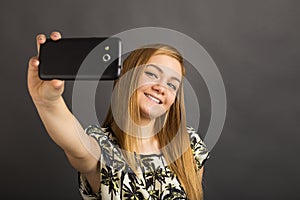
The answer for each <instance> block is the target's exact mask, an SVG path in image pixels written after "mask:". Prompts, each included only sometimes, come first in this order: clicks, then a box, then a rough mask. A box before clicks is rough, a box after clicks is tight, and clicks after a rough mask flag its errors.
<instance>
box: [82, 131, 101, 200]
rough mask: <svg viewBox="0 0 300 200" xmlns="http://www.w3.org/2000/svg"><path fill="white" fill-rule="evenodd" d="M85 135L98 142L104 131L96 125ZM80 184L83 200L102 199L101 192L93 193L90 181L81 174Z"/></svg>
mask: <svg viewBox="0 0 300 200" xmlns="http://www.w3.org/2000/svg"><path fill="white" fill-rule="evenodd" d="M85 133H86V134H88V135H89V136H91V137H93V138H95V139H96V140H97V141H99V139H100V137H101V135H102V131H101V129H100V128H99V127H98V126H96V125H91V126H88V127H87V128H86V129H85ZM78 184H79V192H80V194H81V197H82V199H84V200H97V199H101V195H100V192H98V193H96V194H95V193H93V191H92V188H91V186H90V184H89V182H88V180H87V179H86V178H85V177H84V176H83V175H82V174H81V173H80V172H78Z"/></svg>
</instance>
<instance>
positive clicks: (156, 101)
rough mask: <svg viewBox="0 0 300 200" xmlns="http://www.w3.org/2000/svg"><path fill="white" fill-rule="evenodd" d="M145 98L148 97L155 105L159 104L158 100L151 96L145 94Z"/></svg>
mask: <svg viewBox="0 0 300 200" xmlns="http://www.w3.org/2000/svg"><path fill="white" fill-rule="evenodd" d="M146 96H147V97H149V98H150V99H151V100H152V101H154V102H155V103H158V104H159V103H160V100H158V99H156V98H154V97H153V96H151V95H150V94H146Z"/></svg>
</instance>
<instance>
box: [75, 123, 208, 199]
mask: <svg viewBox="0 0 300 200" xmlns="http://www.w3.org/2000/svg"><path fill="white" fill-rule="evenodd" d="M187 132H188V133H189V135H190V139H191V148H192V151H193V154H194V158H195V160H196V164H197V167H198V169H200V168H201V167H202V166H203V164H204V162H205V161H206V160H207V159H208V158H209V151H208V149H207V148H206V146H205V144H204V143H203V141H202V140H201V139H200V137H199V135H198V134H197V133H196V131H195V130H194V129H193V128H191V127H187ZM86 133H87V134H88V135H90V136H92V137H94V138H95V139H96V140H97V141H98V142H99V145H100V148H101V158H100V182H101V186H100V189H99V192H98V193H97V194H95V193H93V192H92V189H91V187H90V185H89V183H88V181H87V180H86V178H85V177H84V176H82V175H81V174H80V173H78V175H79V176H78V177H79V191H80V194H81V196H82V198H83V199H84V200H97V199H104V200H106V199H114V200H117V199H149V200H150V199H187V198H186V193H185V191H184V190H183V188H182V186H181V185H180V183H179V181H178V179H177V178H176V175H175V174H174V173H173V172H172V171H171V170H170V168H169V167H168V166H167V163H166V161H165V159H164V157H163V155H162V154H150V155H139V158H138V160H137V161H138V163H139V165H140V166H139V167H140V171H141V174H140V175H138V174H136V173H134V172H133V171H132V170H131V168H130V167H129V165H128V164H127V163H126V161H125V159H124V157H123V155H122V153H121V150H120V148H119V146H118V145H117V142H116V138H115V137H114V135H113V134H112V131H111V130H110V129H109V128H99V127H98V126H89V127H88V128H87V129H86Z"/></svg>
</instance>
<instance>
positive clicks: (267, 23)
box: [0, 0, 300, 200]
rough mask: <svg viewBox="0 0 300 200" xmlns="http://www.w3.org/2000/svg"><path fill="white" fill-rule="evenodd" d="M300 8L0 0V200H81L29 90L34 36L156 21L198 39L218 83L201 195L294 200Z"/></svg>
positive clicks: (175, 1) (104, 31)
mask: <svg viewBox="0 0 300 200" xmlns="http://www.w3.org/2000/svg"><path fill="white" fill-rule="evenodd" d="M299 9H300V5H299V1H297V0H294V1H293V0H264V1H260V0H253V1H244V0H230V1H229V0H228V1H226V0H225V1H222V0H219V1H217V0H209V1H205V0H199V1H182V0H180V1H179V0H161V1H141V0H136V1H130V0H127V1H118V2H117V1H107V2H106V1H95V0H90V1H67V0H60V1H58V0H53V1H37V0H27V1H2V2H1V7H0V16H1V17H0V25H1V26H0V27H1V32H0V38H1V54H0V60H1V69H0V70H1V79H0V85H1V90H0V91H1V107H2V111H1V114H0V115H1V127H2V131H1V134H0V141H1V145H0V155H1V156H0V158H1V165H0V166H1V185H0V188H1V189H0V194H1V195H0V198H1V199H23V198H26V199H80V196H79V193H78V190H77V174H76V171H75V170H74V169H73V168H72V167H71V166H70V164H69V163H68V161H67V159H66V157H65V155H64V153H63V152H62V150H61V149H60V148H59V147H57V146H56V145H55V144H54V142H52V140H51V139H50V138H49V136H48V135H47V133H46V132H45V130H44V128H43V125H42V123H41V121H40V119H39V117H38V115H37V112H36V110H35V108H34V105H33V103H32V101H31V99H30V97H29V95H28V92H27V87H26V72H27V62H28V59H29V57H31V56H32V55H35V53H36V49H35V36H36V34H38V33H46V34H49V33H50V32H51V31H53V30H59V31H61V32H62V34H63V36H64V37H80V36H84V37H87V36H103V35H112V34H116V33H119V32H121V31H125V30H127V29H131V28H136V27H143V26H157V27H164V28H170V29H173V30H177V31H180V32H182V33H185V34H187V35H189V36H190V37H192V38H194V39H195V40H197V41H198V42H199V43H200V44H201V45H203V47H204V48H205V49H206V50H207V51H208V52H209V54H210V55H211V56H212V58H213V59H214V61H215V62H216V64H217V66H218V67H219V70H220V72H221V74H222V77H223V80H224V84H225V87H226V92H227V100H228V112H227V118H226V122H225V126H224V129H223V132H222V135H221V137H220V139H219V141H218V143H217V145H216V146H215V147H214V149H212V151H211V159H210V160H209V161H208V162H207V163H206V166H205V167H206V170H205V177H204V179H205V181H204V185H205V188H204V190H205V196H206V199H208V200H217V199H236V200H238V199H243V200H247V199H272V200H277V199H299V198H300V194H299V189H298V188H299V182H300V172H299V168H300V161H299V160H298V159H299V156H298V153H299V147H298V146H299V144H300V142H299V139H300V136H299V120H300V107H299V102H300V94H299V89H300V87H299V85H300V79H299V77H298V76H299V73H300V69H299V62H300V56H299V55H298V54H299V45H300V39H299V35H300V26H299V25H300V13H299V11H300V10H299ZM105 84H107V87H110V83H105ZM105 84H104V86H103V87H105ZM71 89H72V83H68V84H67V87H66V93H65V97H66V99H67V102H69V103H70V102H71V98H70V96H71ZM99 98H100V99H104V98H106V97H105V95H103V96H100V97H99ZM103 101H105V100H103ZM103 105H104V107H105V103H103ZM105 112H106V111H105Z"/></svg>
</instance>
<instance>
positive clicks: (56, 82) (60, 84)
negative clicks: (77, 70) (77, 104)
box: [51, 79, 64, 90]
mask: <svg viewBox="0 0 300 200" xmlns="http://www.w3.org/2000/svg"><path fill="white" fill-rule="evenodd" d="M51 85H52V86H53V87H54V88H55V89H57V90H60V89H63V87H64V81H61V80H57V79H55V80H51Z"/></svg>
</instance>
